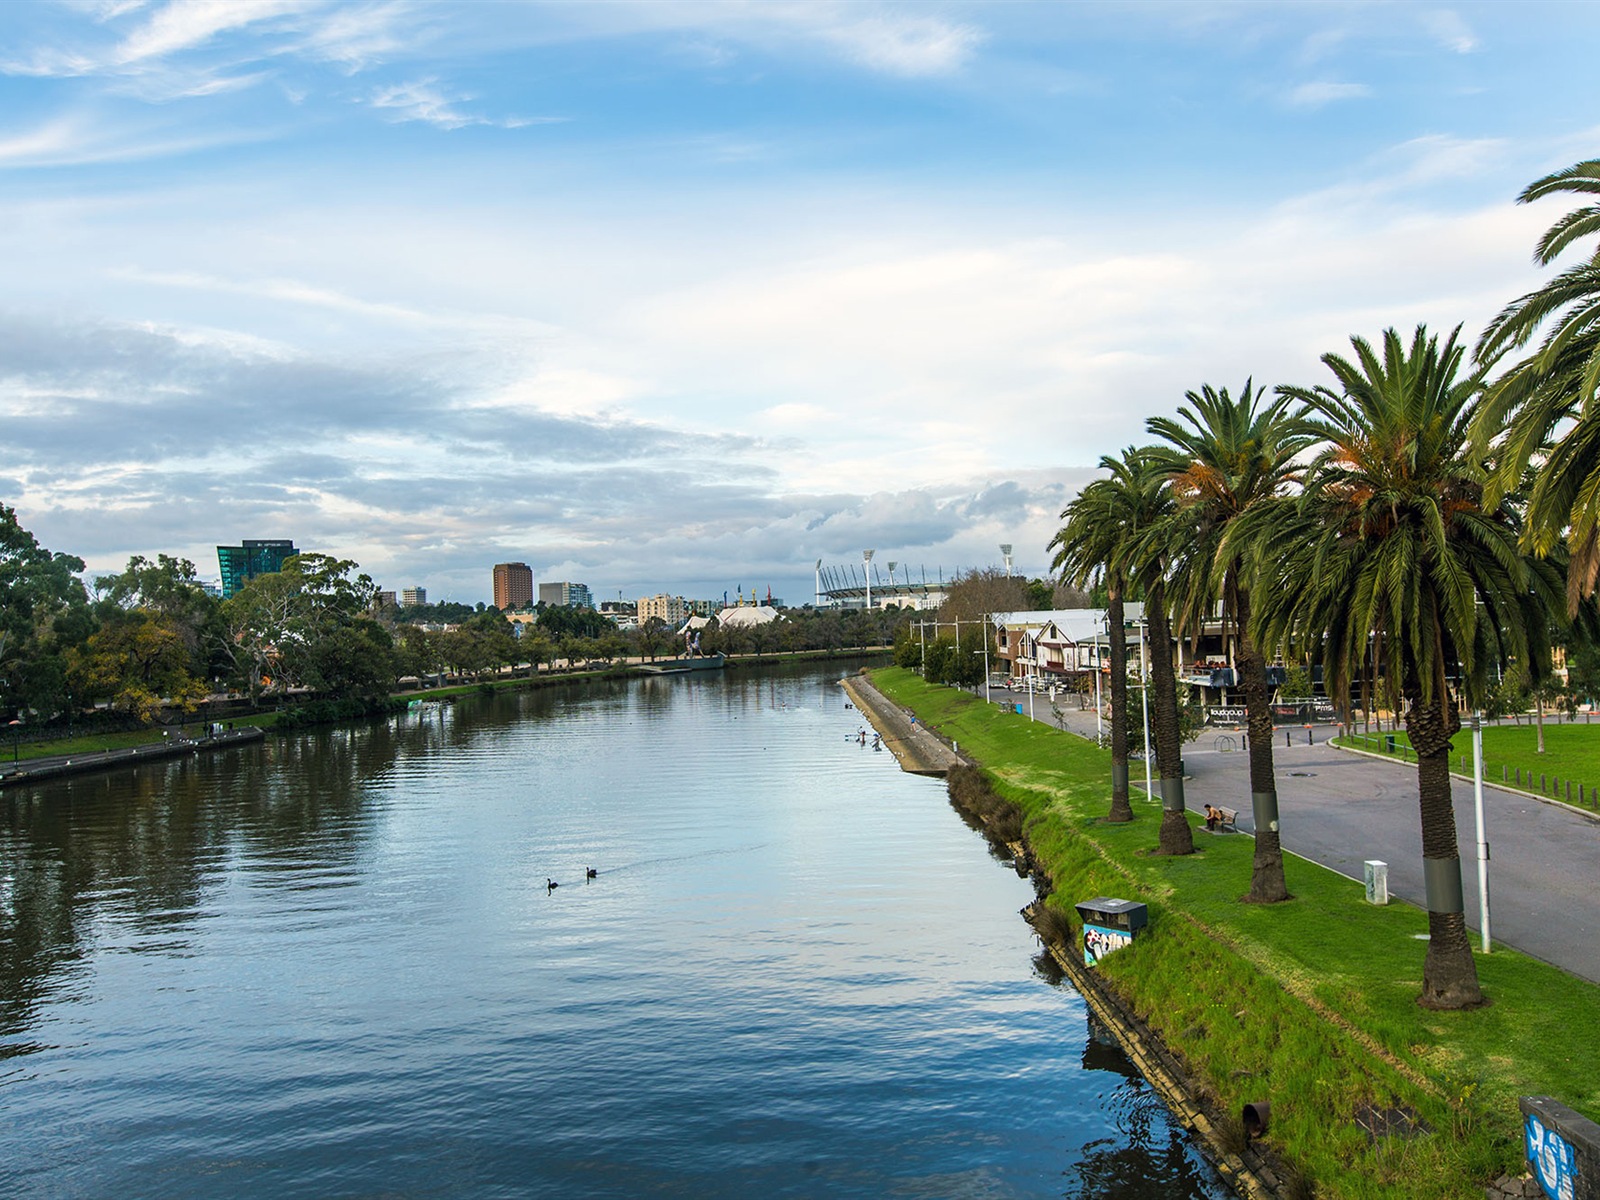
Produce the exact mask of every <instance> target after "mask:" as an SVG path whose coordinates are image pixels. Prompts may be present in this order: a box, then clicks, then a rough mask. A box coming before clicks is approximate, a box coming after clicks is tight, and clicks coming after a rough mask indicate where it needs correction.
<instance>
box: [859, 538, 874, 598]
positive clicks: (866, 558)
mask: <svg viewBox="0 0 1600 1200" xmlns="http://www.w3.org/2000/svg"><path fill="white" fill-rule="evenodd" d="M861 573H862V574H863V575H865V576H866V577H867V611H868V612H871V611H872V551H871V550H863V551H862V552H861Z"/></svg>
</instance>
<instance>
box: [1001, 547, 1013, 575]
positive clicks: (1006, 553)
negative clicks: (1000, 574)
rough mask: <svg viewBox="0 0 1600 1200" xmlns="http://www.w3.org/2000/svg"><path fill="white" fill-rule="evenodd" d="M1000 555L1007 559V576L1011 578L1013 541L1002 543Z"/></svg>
mask: <svg viewBox="0 0 1600 1200" xmlns="http://www.w3.org/2000/svg"><path fill="white" fill-rule="evenodd" d="M1000 557H1001V558H1003V559H1005V560H1006V578H1007V579H1010V578H1011V543H1010V542H1001V543H1000Z"/></svg>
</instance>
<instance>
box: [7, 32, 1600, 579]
mask: <svg viewBox="0 0 1600 1200" xmlns="http://www.w3.org/2000/svg"><path fill="white" fill-rule="evenodd" d="M1597 27H1600V6H1592V7H1591V6H1589V5H1585V4H1578V3H1569V4H1538V3H1522V4H1519V5H1515V6H1512V5H1502V4H1483V5H1476V4H1473V5H1458V6H1455V7H1432V6H1430V5H1428V4H1426V3H1405V4H1387V3H1371V4H1360V3H1349V4H1331V3H1330V4H1315V3H1307V4H1295V5H1275V4H1267V3H1208V2H1206V0H1188V2H1185V3H1176V4H1164V3H1144V4H1128V3H1104V4H1101V3H1050V4H1040V5H1035V4H1029V3H1007V4H997V3H986V4H938V3H928V4H907V3H898V4H878V3H833V2H830V0H803V2H799V3H787V2H783V0H776V2H772V3H739V2H728V3H714V4H713V3H691V2H678V0H652V2H650V3H639V4H635V3H629V2H626V0H612V2H610V3H604V4H600V3H580V4H546V3H516V2H511V0H508V2H505V3H479V4H460V3H438V4H433V3H426V2H405V0H401V2H394V3H388V2H376V3H361V2H344V3H333V4H328V3H321V2H319V0H228V2H226V3H212V2H209V0H189V2H185V0H175V2H171V3H142V2H141V0H104V2H95V0H83V2H72V3H11V4H7V5H4V6H0V264H3V267H0V501H3V502H5V503H8V504H11V505H13V506H14V507H15V508H16V509H17V510H18V514H19V516H20V518H21V520H22V522H23V524H24V525H25V526H26V527H27V528H29V529H30V530H32V531H33V532H34V533H35V534H36V535H37V536H38V537H39V539H40V541H41V542H43V543H44V544H45V545H46V546H48V547H49V548H51V549H53V550H62V551H68V552H71V553H75V554H78V555H80V556H81V557H83V558H84V559H85V560H86V561H87V562H88V564H89V567H90V571H91V573H93V572H96V571H106V570H112V569H118V568H120V567H121V566H122V565H123V564H124V563H125V562H126V560H127V558H128V557H129V556H130V555H132V554H146V555H154V554H155V553H157V552H166V553H172V554H179V555H182V556H185V557H188V558H191V559H192V560H193V561H194V562H195V563H196V564H197V565H198V566H199V568H200V571H201V573H202V574H203V575H207V576H212V577H214V576H215V575H216V574H217V563H216V554H215V546H216V545H217V544H218V543H219V542H237V541H238V540H239V539H241V538H246V537H292V538H294V539H295V540H296V543H297V544H298V545H299V546H300V547H301V548H302V549H316V550H323V551H326V552H328V553H333V554H337V555H339V556H341V557H345V558H351V559H355V560H357V561H358V562H359V563H360V564H361V565H362V567H363V569H365V570H367V571H368V572H370V573H371V574H372V575H373V576H374V578H376V579H377V580H379V582H380V583H381V584H382V585H383V586H385V587H402V586H407V585H412V584H421V585H423V586H425V587H427V588H428V589H429V592H430V596H431V598H443V597H445V596H451V597H454V598H456V599H460V600H467V601H476V600H480V599H487V598H488V597H489V595H490V572H489V568H490V566H491V564H493V563H495V562H497V561H503V560H507V559H512V560H522V561H526V562H528V563H529V564H531V565H532V566H533V568H534V573H535V575H536V577H537V578H538V579H540V580H558V579H575V580H580V581H583V582H586V583H588V584H589V585H590V587H591V588H592V589H593V590H594V592H595V594H596V596H597V598H599V599H608V598H615V597H616V596H617V595H618V593H622V594H624V595H626V596H628V597H629V598H633V597H636V596H638V595H640V594H650V593H654V592H656V591H661V590H666V591H671V592H681V593H684V594H688V595H720V594H721V593H722V592H723V591H724V590H727V591H730V592H731V591H734V590H735V589H738V588H741V587H742V588H744V589H745V590H749V589H752V588H754V589H756V590H758V591H762V592H764V591H765V590H766V589H767V588H768V587H771V588H772V590H773V591H774V593H776V594H778V595H780V596H782V597H784V598H785V599H786V600H789V601H790V602H794V603H798V602H803V601H805V600H807V599H809V598H810V596H811V592H812V588H813V583H812V579H813V575H812V567H813V564H814V563H815V561H816V560H817V559H819V558H820V559H823V560H825V561H826V562H828V563H829V564H844V563H848V562H854V563H856V564H859V563H860V561H861V551H862V549H864V548H866V547H872V548H874V549H875V550H876V551H877V563H878V566H879V568H880V570H882V569H883V568H884V567H885V566H886V563H887V561H888V560H891V559H893V560H896V561H898V562H901V563H909V564H913V567H914V568H922V567H925V568H926V569H927V571H928V573H929V574H930V575H932V574H933V572H934V571H935V570H936V569H938V568H940V567H942V568H943V569H944V570H945V571H947V572H948V571H950V570H952V569H954V568H958V567H972V566H984V565H990V564H994V563H997V562H998V559H999V551H998V544H999V543H1000V542H1011V543H1014V544H1015V546H1016V557H1017V565H1018V567H1019V569H1023V570H1027V571H1029V572H1031V573H1038V572H1042V571H1044V570H1045V569H1046V568H1047V566H1048V561H1049V556H1048V552H1047V550H1046V545H1047V543H1048V541H1049V538H1050V536H1051V534H1052V533H1053V532H1054V530H1055V528H1056V525H1057V516H1058V514H1059V513H1060V510H1061V508H1062V507H1063V506H1064V505H1065V504H1066V502H1067V501H1068V500H1069V499H1070V498H1071V497H1072V495H1073V494H1074V493H1075V491H1076V489H1077V488H1078V487H1079V486H1080V485H1081V484H1082V483H1083V482H1084V481H1085V480H1086V479H1088V478H1090V477H1092V474H1093V470H1094V466H1095V463H1096V462H1097V461H1098V459H1099V457H1100V455H1102V454H1105V453H1113V452H1115V451H1116V450H1118V449H1119V448H1120V447H1122V446H1125V445H1128V444H1131V443H1133V442H1135V441H1142V440H1144V422H1145V419H1146V418H1147V417H1149V416H1150V415H1152V414H1156V413H1162V412H1168V411H1170V410H1171V409H1172V408H1173V407H1174V406H1175V405H1176V404H1177V403H1178V402H1179V401H1180V400H1181V399H1182V396H1183V393H1184V392H1185V391H1186V390H1187V389H1190V388H1198V387H1199V386H1200V385H1202V384H1204V383H1211V384H1214V385H1217V386H1222V385H1227V386H1229V387H1231V388H1237V387H1238V386H1239V385H1241V384H1242V383H1243V382H1244V381H1245V379H1246V378H1247V377H1251V376H1253V377H1254V378H1255V379H1256V380H1257V381H1258V382H1265V383H1269V384H1272V383H1281V382H1299V383H1316V382H1322V381H1323V374H1324V369H1323V368H1322V367H1321V366H1320V365H1319V364H1318V361H1317V359H1318V356H1319V355H1320V354H1322V353H1323V352H1325V351H1329V350H1339V349H1342V348H1344V347H1345V346H1346V345H1347V339H1348V337H1349V336H1350V335H1351V334H1356V333H1359V334H1365V335H1369V336H1372V335H1376V334H1378V333H1379V332H1380V331H1381V330H1382V329H1383V328H1384V327H1385V326H1388V325H1396V326H1399V327H1401V328H1403V329H1406V330H1409V329H1410V328H1411V327H1412V326H1413V325H1414V324H1415V323H1417V322H1419V321H1424V322H1427V323H1428V324H1429V325H1430V326H1436V327H1439V328H1441V329H1446V330H1447V329H1448V328H1450V327H1452V326H1454V325H1455V324H1457V323H1462V322H1464V323H1465V324H1466V326H1467V330H1468V333H1469V334H1475V333H1476V331H1477V330H1478V329H1479V328H1480V327H1481V326H1482V324H1483V322H1484V321H1485V320H1486V319H1487V318H1488V317H1489V316H1490V315H1491V314H1492V313H1493V312H1494V311H1495V310H1496V309H1498V308H1499V307H1500V306H1501V305H1503V304H1504V303H1505V302H1507V301H1508V300H1510V299H1511V298H1513V297H1515V296H1517V295H1519V294H1521V293H1522V292H1525V291H1528V290H1530V289H1532V288H1533V287H1536V286H1538V284H1539V283H1540V282H1541V281H1542V279H1544V278H1545V277H1546V273H1543V272H1541V271H1539V270H1538V269H1536V268H1534V267H1533V265H1532V264H1531V261H1530V253H1531V249H1532V245H1533V241H1534V238H1535V236H1536V235H1537V233H1538V231H1539V230H1540V229H1542V228H1543V227H1544V226H1545V225H1547V224H1548V223H1549V222H1550V221H1551V220H1553V219H1554V216H1555V215H1556V214H1557V212H1559V209H1552V208H1548V207H1545V206H1540V205H1534V206H1526V207H1518V206H1516V205H1515V204H1513V202H1512V201H1513V198H1514V197H1515V195H1516V193H1517V192H1518V191H1519V190H1520V189H1521V187H1522V186H1523V185H1524V184H1526V183H1527V182H1529V181H1530V180H1532V179H1534V178H1536V177H1537V176H1539V175H1540V174H1543V173H1544V172H1546V171H1548V170H1551V169H1554V168H1556V167H1560V166H1565V165H1567V164H1569V163H1572V162H1575V161H1578V160H1579V159H1583V158H1589V157H1594V156H1595V155H1596V154H1597V153H1600V124H1597V121H1600V116H1597V114H1600V108H1597V106H1596V104H1595V99H1596V90H1597V89H1596V84H1595V75H1594V72H1593V70H1592V65H1593V64H1592V59H1593V50H1594V47H1595V45H1596V44H1597V43H1596V34H1597V32H1600V29H1597ZM1557 203H1559V202H1557Z"/></svg>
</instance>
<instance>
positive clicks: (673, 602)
mask: <svg viewBox="0 0 1600 1200" xmlns="http://www.w3.org/2000/svg"><path fill="white" fill-rule="evenodd" d="M688 615H689V606H688V605H687V604H686V603H684V599H683V597H682V596H669V595H667V594H666V593H665V592H661V593H659V594H658V595H655V596H646V597H644V598H643V599H641V600H640V601H639V624H641V625H643V624H644V623H645V622H646V621H648V620H649V619H650V618H651V617H656V618H658V619H660V620H662V621H665V622H666V623H667V624H668V625H671V626H674V627H676V626H678V625H682V624H683V619H684V618H685V617H687V616H688Z"/></svg>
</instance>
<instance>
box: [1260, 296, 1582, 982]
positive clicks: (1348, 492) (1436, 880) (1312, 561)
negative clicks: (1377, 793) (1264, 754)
mask: <svg viewBox="0 0 1600 1200" xmlns="http://www.w3.org/2000/svg"><path fill="white" fill-rule="evenodd" d="M1459 332H1460V329H1459V327H1457V329H1456V331H1455V332H1453V333H1452V334H1451V335H1450V337H1449V338H1448V339H1447V340H1446V342H1445V343H1444V345H1443V346H1441V345H1439V342H1438V338H1437V337H1430V336H1429V335H1428V333H1427V330H1426V328H1425V327H1423V326H1418V328H1417V331H1416V334H1415V336H1414V337H1413V338H1412V341H1411V345H1410V348H1409V349H1407V347H1406V346H1405V344H1404V343H1403V342H1402V341H1401V338H1400V335H1399V334H1398V333H1397V332H1396V331H1394V330H1393V329H1390V330H1386V331H1385V333H1384V335H1383V347H1382V356H1381V357H1380V356H1379V354H1378V353H1377V352H1376V351H1375V350H1374V349H1373V347H1372V346H1371V345H1370V344H1369V343H1368V342H1366V341H1365V340H1364V339H1361V338H1352V339H1351V345H1352V346H1353V347H1354V349H1355V361H1351V360H1349V359H1346V358H1343V357H1341V356H1339V355H1337V354H1325V355H1323V357H1322V361H1323V363H1324V364H1325V365H1326V366H1327V367H1328V369H1329V370H1330V371H1332V372H1333V375H1334V378H1335V380H1336V381H1337V390H1335V389H1332V388H1328V387H1321V386H1319V387H1316V388H1312V389H1304V388H1280V389H1278V390H1279V393H1280V394H1281V395H1284V396H1288V397H1291V398H1293V399H1296V400H1300V401H1303V402H1304V403H1305V404H1306V405H1307V406H1308V407H1309V408H1310V409H1311V410H1312V411H1313V413H1314V414H1315V416H1316V417H1317V418H1318V424H1319V425H1320V433H1321V435H1322V437H1323V438H1324V439H1325V441H1326V443H1327V444H1326V447H1325V448H1324V449H1323V450H1321V451H1320V452H1319V453H1318V455H1317V456H1316V458H1315V459H1314V460H1313V462H1312V464H1311V466H1310V467H1309V469H1308V472H1307V478H1306V484H1305V492H1304V494H1303V497H1302V501H1301V503H1302V506H1303V510H1304V514H1305V517H1306V522H1307V523H1306V524H1305V525H1304V526H1303V528H1304V530H1305V532H1306V538H1305V542H1304V545H1303V546H1301V547H1298V548H1296V549H1295V551H1294V561H1293V562H1292V564H1291V565H1292V570H1293V574H1292V575H1291V576H1290V577H1288V578H1286V579H1285V581H1284V585H1283V586H1282V587H1281V588H1280V589H1278V590H1277V593H1276V594H1275V595H1273V596H1271V597H1263V600H1264V604H1263V606H1262V610H1261V611H1260V612H1258V617H1259V620H1260V625H1261V627H1262V630H1263V634H1264V636H1265V637H1267V638H1277V639H1279V640H1280V641H1281V640H1287V639H1288V638H1289V637H1290V636H1291V635H1293V634H1294V633H1296V632H1298V633H1299V634H1300V635H1301V637H1302V638H1303V639H1304V644H1308V645H1311V646H1313V647H1320V650H1319V653H1320V655H1321V659H1322V662H1323V666H1324V671H1325V675H1326V678H1327V679H1328V681H1329V685H1330V686H1329V692H1330V694H1332V695H1339V696H1346V697H1347V696H1348V695H1349V692H1350V688H1351V685H1352V682H1353V681H1354V679H1355V678H1356V677H1357V676H1358V675H1359V674H1360V673H1361V672H1362V671H1363V669H1364V666H1365V664H1366V663H1367V662H1368V654H1369V645H1370V648H1371V653H1372V656H1373V659H1372V661H1373V663H1374V673H1375V675H1377V676H1379V678H1377V679H1375V680H1374V681H1373V685H1374V686H1375V687H1377V688H1378V689H1379V690H1380V692H1381V694H1382V695H1383V696H1384V697H1385V698H1386V699H1387V700H1388V701H1389V702H1390V703H1392V704H1393V703H1399V702H1403V703H1404V705H1405V723H1406V731H1407V733H1409V734H1410V738H1411V745H1412V748H1413V749H1414V750H1415V751H1416V754H1417V799H1418V808H1419V810H1420V817H1421V822H1422V856H1423V867H1424V877H1425V879H1426V883H1427V903H1428V933H1429V942H1428V953H1427V957H1426V960H1425V962H1424V964H1423V974H1422V996H1421V1003H1422V1004H1423V1005H1424V1006H1425V1007H1429V1008H1465V1007H1468V1006H1471V1005H1475V1004H1478V1003H1480V1002H1481V1001H1482V992H1481V990H1480V988H1479V985H1478V972H1477V966H1476V964H1475V963H1474V962H1473V959H1472V947H1471V944H1470V943H1469V942H1468V940H1467V926H1466V917H1465V915H1464V913H1463V908H1464V905H1463V902H1462V890H1461V859H1460V855H1459V852H1458V849H1457V845H1456V824H1455V810H1454V808H1453V806H1452V804H1451V795H1450V766H1449V754H1450V739H1451V738H1452V737H1453V736H1454V734H1455V733H1456V732H1457V731H1458V730H1459V729H1460V728H1461V718H1460V714H1459V712H1458V711H1457V707H1456V702H1457V699H1458V698H1464V699H1466V700H1467V701H1468V702H1477V701H1478V700H1479V699H1480V698H1481V697H1482V696H1483V695H1484V694H1485V693H1486V692H1487V690H1488V687H1487V685H1488V680H1487V666H1488V664H1489V663H1490V662H1491V661H1492V660H1494V659H1495V658H1496V657H1497V656H1498V657H1500V658H1502V659H1504V660H1511V661H1516V662H1519V663H1525V664H1527V668H1528V670H1529V671H1530V673H1533V674H1534V675H1535V676H1539V675H1542V674H1544V673H1545V672H1547V671H1548V669H1549V666H1550V645H1549V636H1548V631H1549V628H1550V614H1551V612H1552V611H1553V610H1554V609H1559V607H1560V603H1561V579H1560V573H1559V571H1558V570H1557V569H1556V567H1555V565H1554V563H1553V562H1552V561H1551V560H1540V559H1536V558H1534V557H1532V556H1529V555H1525V554H1523V553H1520V552H1519V550H1518V545H1517V541H1518V535H1519V533H1520V528H1519V521H1518V519H1517V516H1516V514H1515V513H1514V511H1512V510H1511V509H1510V508H1509V507H1508V506H1504V505H1502V506H1498V507H1497V506H1496V505H1494V504H1493V503H1492V502H1490V501H1489V500H1487V499H1486V498H1485V489H1484V484H1485V472H1484V470H1483V468H1482V466H1481V463H1480V461H1479V460H1478V459H1477V458H1476V457H1475V456H1474V454H1473V453H1472V444H1471V439H1470V436H1469V433H1470V427H1471V423H1472V420H1473V417H1474V409H1475V406H1476V402H1477V398H1478V396H1479V393H1480V388H1481V385H1482V379H1483V375H1482V369H1481V368H1480V369H1479V370H1477V371H1474V372H1471V373H1468V374H1465V375H1462V374H1461V373H1460V372H1461V368H1462V360H1463V350H1462V347H1460V346H1459V345H1458V344H1457V342H1456V336H1457V334H1459Z"/></svg>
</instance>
